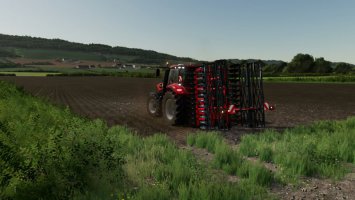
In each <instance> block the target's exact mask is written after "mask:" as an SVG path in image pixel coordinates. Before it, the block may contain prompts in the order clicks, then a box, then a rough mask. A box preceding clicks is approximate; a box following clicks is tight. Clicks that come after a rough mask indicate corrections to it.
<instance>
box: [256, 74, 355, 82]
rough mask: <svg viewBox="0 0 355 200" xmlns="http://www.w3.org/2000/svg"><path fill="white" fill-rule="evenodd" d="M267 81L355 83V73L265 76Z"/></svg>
mask: <svg viewBox="0 0 355 200" xmlns="http://www.w3.org/2000/svg"><path fill="white" fill-rule="evenodd" d="M263 79H264V81H265V82H281V83H282V82H295V83H355V75H332V76H298V77H264V78H263Z"/></svg>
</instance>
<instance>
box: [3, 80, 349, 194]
mask: <svg viewBox="0 0 355 200" xmlns="http://www.w3.org/2000/svg"><path fill="white" fill-rule="evenodd" d="M0 80H6V81H8V82H12V83H15V84H16V85H17V86H18V87H20V88H23V89H24V90H25V91H27V92H28V93H30V94H32V95H33V96H31V95H27V94H26V93H23V92H22V91H21V90H18V89H16V88H15V87H13V86H12V85H10V84H5V83H4V82H2V81H0V111H1V112H0V133H1V134H0V136H1V137H0V148H1V150H2V151H0V165H1V166H2V168H1V169H0V182H1V184H0V198H4V199H28V197H31V198H32V199H223V200H224V199H317V198H319V197H320V199H339V198H340V199H353V198H354V197H355V193H354V191H355V167H354V164H355V145H354V143H353V141H354V140H355V138H354V136H355V132H354V131H355V118H354V117H352V118H347V117H348V116H354V115H355V103H354V102H355V94H354V93H353V92H352V91H354V85H353V84H303V83H298V84H292V83H288V84H286V83H283V84H280V83H267V84H265V93H266V97H267V99H268V101H269V102H271V103H272V104H276V109H277V110H276V111H274V112H269V113H267V116H266V117H267V127H269V128H274V129H276V130H266V131H265V132H263V133H262V134H244V133H246V132H253V131H257V130H248V129H245V128H239V127H234V128H233V129H232V130H230V131H226V132H223V133H222V134H221V133H217V132H209V133H206V132H200V131H199V130H198V129H193V128H189V127H176V126H167V125H165V124H164V122H162V120H161V119H159V118H153V117H151V116H149V115H148V114H147V112H146V98H147V94H148V92H149V91H150V90H152V89H153V88H154V85H155V84H156V83H158V82H159V80H158V79H151V78H150V79H149V78H123V77H121V78H120V77H0ZM305 88H307V89H305ZM36 97H41V98H42V100H41V99H39V98H36ZM43 99H44V100H43ZM53 103H54V104H57V105H59V107H62V108H63V107H64V109H61V108H58V106H53ZM67 108H69V109H67ZM73 113H74V114H73ZM82 116H84V117H86V118H88V119H83V118H82ZM345 118H347V119H346V120H342V121H321V122H315V121H318V120H328V119H330V120H333V119H345ZM92 119H97V120H92ZM106 123H107V124H108V125H109V127H108V126H107V124H106ZM115 125H121V126H115ZM122 125H123V126H126V128H125V127H122ZM299 125H300V126H299ZM302 125H307V126H302ZM294 126H296V128H290V129H285V128H289V127H294ZM159 132H160V133H163V134H156V133H159ZM195 132H197V133H195ZM24 133H25V134H24ZM254 133H255V132H254ZM137 134H138V135H141V136H145V137H139V136H138V135H137ZM169 138H170V139H169ZM176 144H177V145H176ZM73 176H75V178H74V179H73Z"/></svg>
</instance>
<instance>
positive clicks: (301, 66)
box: [284, 53, 314, 73]
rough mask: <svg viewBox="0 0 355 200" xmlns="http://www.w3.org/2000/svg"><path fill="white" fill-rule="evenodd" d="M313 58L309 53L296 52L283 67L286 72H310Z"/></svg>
mask: <svg viewBox="0 0 355 200" xmlns="http://www.w3.org/2000/svg"><path fill="white" fill-rule="evenodd" d="M313 65H314V58H313V57H312V56H311V55H309V54H301V53H299V54H297V55H296V56H295V57H294V58H293V59H292V61H291V62H290V63H289V64H288V65H287V67H286V68H285V69H284V72H286V73H309V72H312V68H313Z"/></svg>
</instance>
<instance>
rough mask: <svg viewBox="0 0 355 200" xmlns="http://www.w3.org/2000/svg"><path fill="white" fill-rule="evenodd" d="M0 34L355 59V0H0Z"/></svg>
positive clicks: (196, 52) (220, 54)
mask: <svg viewBox="0 0 355 200" xmlns="http://www.w3.org/2000/svg"><path fill="white" fill-rule="evenodd" d="M0 5H1V7H0V33H3V34H11V35H27V36H35V37H44V38H60V39H64V40H69V41H73V42H81V43H101V44H107V45H111V46H124V47H130V48H141V49H149V50H154V51H158V52H163V53H168V54H172V55H176V56H182V57H191V58H195V59H199V60H206V61H213V60H216V59H224V58H225V59H229V58H239V59H248V58H258V59H266V60H271V59H275V60H284V61H290V60H291V59H292V58H293V56H295V55H296V54H297V53H308V54H311V55H312V56H314V57H324V58H325V59H327V60H330V61H333V62H339V61H344V62H350V63H354V64H355V1H353V0H0Z"/></svg>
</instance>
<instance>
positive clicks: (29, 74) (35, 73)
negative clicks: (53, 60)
mask: <svg viewBox="0 0 355 200" xmlns="http://www.w3.org/2000/svg"><path fill="white" fill-rule="evenodd" d="M0 74H15V75H16V76H48V75H59V74H60V73H54V72H0Z"/></svg>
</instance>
